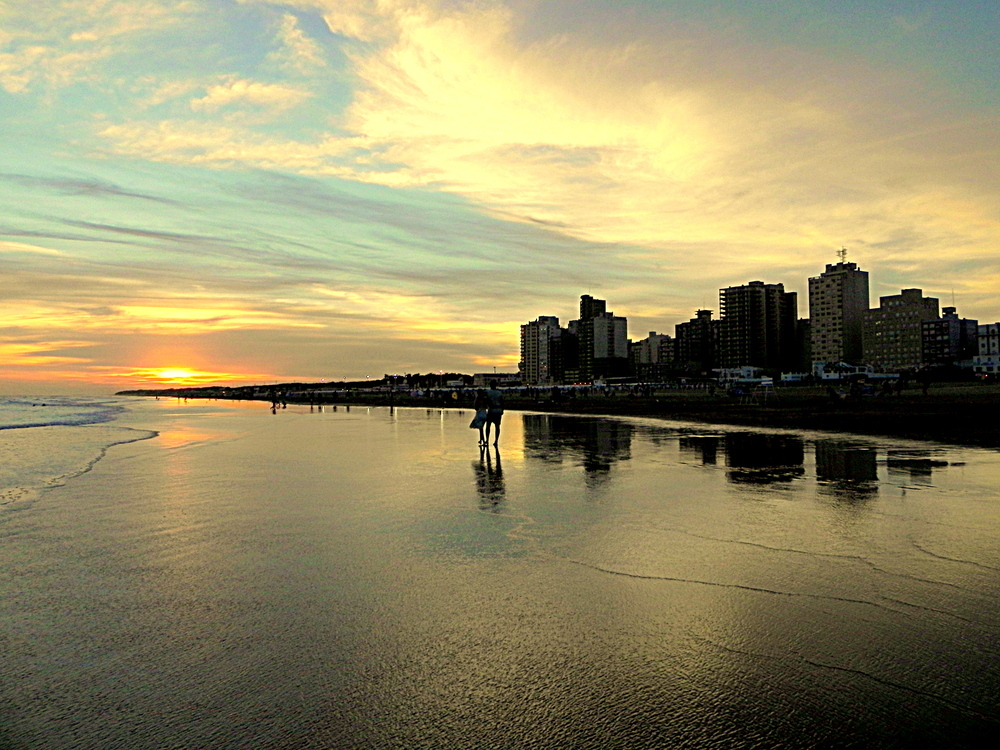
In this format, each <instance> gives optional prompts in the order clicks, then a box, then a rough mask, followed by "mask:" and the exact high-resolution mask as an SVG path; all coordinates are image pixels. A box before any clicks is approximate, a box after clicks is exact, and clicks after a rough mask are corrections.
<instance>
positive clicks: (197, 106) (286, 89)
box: [191, 79, 312, 112]
mask: <svg viewBox="0 0 1000 750" xmlns="http://www.w3.org/2000/svg"><path fill="white" fill-rule="evenodd" d="M310 96H312V94H311V93H310V92H308V91H304V90H302V89H299V88H295V87H292V86H285V85H282V84H276V83H260V82H258V81H246V80H239V79H233V80H229V81H226V82H225V83H220V84H216V85H214V86H209V87H208V90H207V91H206V93H205V96H203V97H201V98H198V99H192V100H191V109H193V110H194V111H195V112H216V111H218V110H220V109H222V108H224V107H229V106H232V105H243V106H246V105H251V106H256V107H262V108H265V109H268V110H271V111H275V112H280V111H283V110H286V109H291V108H292V107H295V106H297V105H298V104H301V103H302V102H303V101H305V100H306V99H308V98H309V97H310Z"/></svg>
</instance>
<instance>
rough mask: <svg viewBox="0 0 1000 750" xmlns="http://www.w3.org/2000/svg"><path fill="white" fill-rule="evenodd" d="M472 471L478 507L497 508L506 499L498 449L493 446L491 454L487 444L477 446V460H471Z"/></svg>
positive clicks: (484, 508) (485, 508)
mask: <svg viewBox="0 0 1000 750" xmlns="http://www.w3.org/2000/svg"><path fill="white" fill-rule="evenodd" d="M472 471H473V473H474V474H475V477H476V491H477V492H478V493H479V507H480V508H482V509H483V510H492V511H496V510H498V509H499V507H500V504H501V503H503V501H504V500H506V499H507V488H506V486H505V485H504V480H503V466H502V465H501V463H500V449H499V448H494V449H493V452H492V454H491V452H490V449H489V447H488V446H485V445H481V446H479V460H478V461H473V462H472Z"/></svg>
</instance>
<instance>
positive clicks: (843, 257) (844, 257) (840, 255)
mask: <svg viewBox="0 0 1000 750" xmlns="http://www.w3.org/2000/svg"><path fill="white" fill-rule="evenodd" d="M837 257H838V258H840V262H841V263H846V262H847V248H846V247H841V248H840V250H838V251H837Z"/></svg>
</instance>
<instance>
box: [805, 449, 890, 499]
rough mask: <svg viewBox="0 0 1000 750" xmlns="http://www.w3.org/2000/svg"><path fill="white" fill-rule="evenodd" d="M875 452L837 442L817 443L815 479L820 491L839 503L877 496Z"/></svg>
mask: <svg viewBox="0 0 1000 750" xmlns="http://www.w3.org/2000/svg"><path fill="white" fill-rule="evenodd" d="M876 457H877V455H876V451H875V449H874V448H872V447H871V446H862V445H855V444H852V443H845V442H842V441H838V440H817V441H816V479H818V480H819V481H820V483H821V491H823V490H828V491H830V492H831V493H832V494H833V495H834V496H836V498H837V499H838V500H846V501H848V502H857V501H860V500H866V499H868V498H870V497H872V496H873V495H876V494H877V493H878V468H877V465H876Z"/></svg>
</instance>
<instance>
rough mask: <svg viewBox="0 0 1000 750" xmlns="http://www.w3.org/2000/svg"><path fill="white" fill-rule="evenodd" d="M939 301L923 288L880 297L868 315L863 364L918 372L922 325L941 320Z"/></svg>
mask: <svg viewBox="0 0 1000 750" xmlns="http://www.w3.org/2000/svg"><path fill="white" fill-rule="evenodd" d="M938 309H939V308H938V300H937V299H936V298H935V297H924V296H923V292H922V291H921V290H920V289H903V290H902V291H901V292H900V293H899V294H890V295H888V296H885V297H879V306H878V307H875V308H872V309H871V310H869V311H868V312H867V313H865V321H864V344H863V345H864V361H865V364H869V365H872V366H873V367H875V368H876V369H879V370H882V371H883V372H899V371H900V370H909V369H916V368H918V367H920V366H921V365H922V364H923V324H924V322H925V321H930V320H936V319H937V318H938Z"/></svg>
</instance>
